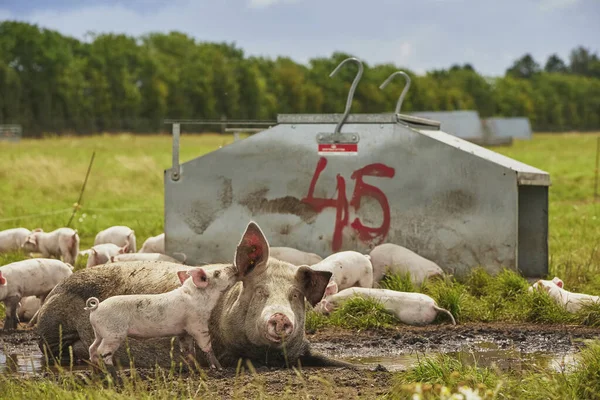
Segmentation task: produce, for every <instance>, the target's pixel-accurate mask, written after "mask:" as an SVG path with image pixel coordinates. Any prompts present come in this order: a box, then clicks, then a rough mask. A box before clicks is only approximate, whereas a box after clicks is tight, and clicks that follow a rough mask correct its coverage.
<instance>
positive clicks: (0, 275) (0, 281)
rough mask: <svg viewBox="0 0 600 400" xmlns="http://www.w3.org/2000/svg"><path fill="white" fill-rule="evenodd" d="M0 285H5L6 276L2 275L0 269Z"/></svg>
mask: <svg viewBox="0 0 600 400" xmlns="http://www.w3.org/2000/svg"><path fill="white" fill-rule="evenodd" d="M0 286H6V278H5V277H4V276H3V275H2V271H0Z"/></svg>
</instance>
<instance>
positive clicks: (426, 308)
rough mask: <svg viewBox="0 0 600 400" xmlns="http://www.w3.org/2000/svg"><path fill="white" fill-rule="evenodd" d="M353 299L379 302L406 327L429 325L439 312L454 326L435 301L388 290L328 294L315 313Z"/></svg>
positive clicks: (415, 294) (357, 289)
mask: <svg viewBox="0 0 600 400" xmlns="http://www.w3.org/2000/svg"><path fill="white" fill-rule="evenodd" d="M328 290H329V293H335V291H336V290H335V287H329V288H328ZM353 297H362V298H370V299H374V300H377V301H379V302H381V304H383V306H384V307H385V309H386V310H387V311H389V312H390V313H392V314H394V315H395V316H396V318H398V319H399V320H400V321H402V322H403V323H405V324H407V325H417V326H419V325H427V324H431V323H432V322H433V321H434V320H435V318H436V317H437V315H438V313H440V312H441V313H444V314H446V315H447V316H448V317H449V318H450V319H451V320H452V324H453V325H456V320H455V319H454V316H453V315H452V313H451V312H450V311H448V310H446V309H444V308H441V307H439V306H438V305H437V304H436V302H435V300H434V299H432V298H431V297H429V296H427V295H426V294H423V293H413V292H397V291H395V290H389V289H373V288H359V287H353V288H349V289H345V290H341V291H340V292H338V293H335V294H328V296H327V297H325V298H324V299H323V300H321V302H320V303H319V304H317V305H316V306H315V311H317V312H320V313H324V314H328V313H330V312H332V311H333V310H334V309H335V307H337V306H339V305H340V304H342V303H343V302H344V301H347V300H349V299H351V298H353Z"/></svg>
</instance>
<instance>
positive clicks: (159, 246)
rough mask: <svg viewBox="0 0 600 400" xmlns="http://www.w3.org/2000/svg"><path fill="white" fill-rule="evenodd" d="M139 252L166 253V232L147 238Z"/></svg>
mask: <svg viewBox="0 0 600 400" xmlns="http://www.w3.org/2000/svg"><path fill="white" fill-rule="evenodd" d="M138 253H161V254H165V234H164V233H161V234H160V235H157V236H152V237H149V238H148V239H146V241H145V242H144V244H143V245H142V248H141V249H140V251H139V252H138Z"/></svg>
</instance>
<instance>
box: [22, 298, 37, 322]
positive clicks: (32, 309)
mask: <svg viewBox="0 0 600 400" xmlns="http://www.w3.org/2000/svg"><path fill="white" fill-rule="evenodd" d="M41 306H42V301H41V300H40V299H39V298H38V297H36V296H27V297H23V298H22V299H21V301H20V302H19V309H18V310H17V316H18V317H19V322H28V321H31V319H32V318H33V316H34V315H35V313H37V311H38V310H39V309H40V307H41Z"/></svg>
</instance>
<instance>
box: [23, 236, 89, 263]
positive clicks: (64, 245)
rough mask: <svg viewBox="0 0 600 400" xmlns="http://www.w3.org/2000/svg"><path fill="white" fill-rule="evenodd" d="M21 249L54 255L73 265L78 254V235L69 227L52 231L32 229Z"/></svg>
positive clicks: (45, 255) (45, 256)
mask: <svg viewBox="0 0 600 400" xmlns="http://www.w3.org/2000/svg"><path fill="white" fill-rule="evenodd" d="M23 249H24V250H25V251H27V252H30V253H37V252H39V253H42V257H44V258H48V257H55V258H58V259H60V258H61V257H62V260H63V261H64V262H65V263H67V264H71V265H75V262H76V261H77V256H78V254H79V235H78V234H77V231H76V230H74V229H71V228H58V229H56V230H54V231H52V232H44V231H43V230H42V229H40V228H38V229H34V230H33V231H32V232H31V234H30V235H29V236H27V238H26V239H25V243H23Z"/></svg>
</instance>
